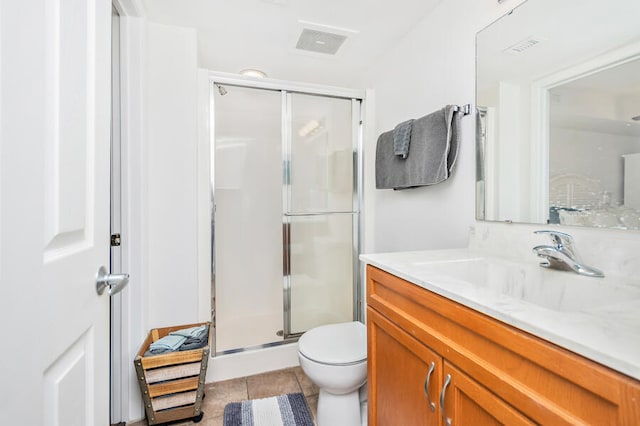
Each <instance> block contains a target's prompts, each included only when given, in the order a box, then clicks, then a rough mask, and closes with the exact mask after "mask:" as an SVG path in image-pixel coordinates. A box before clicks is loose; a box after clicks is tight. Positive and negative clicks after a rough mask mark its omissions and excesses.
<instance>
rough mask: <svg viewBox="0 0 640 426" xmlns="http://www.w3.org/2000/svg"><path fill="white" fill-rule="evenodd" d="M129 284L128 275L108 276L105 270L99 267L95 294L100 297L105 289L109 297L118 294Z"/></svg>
mask: <svg viewBox="0 0 640 426" xmlns="http://www.w3.org/2000/svg"><path fill="white" fill-rule="evenodd" d="M128 283H129V274H109V273H107V268H105V267H104V266H101V267H100V268H99V269H98V273H97V274H96V292H97V293H98V294H99V295H101V294H102V293H104V291H105V289H108V290H107V292H108V293H109V296H113V295H114V294H117V293H119V292H120V291H121V290H122V289H123V288H125V286H126V285H127V284H128Z"/></svg>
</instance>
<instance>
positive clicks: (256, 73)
mask: <svg viewBox="0 0 640 426" xmlns="http://www.w3.org/2000/svg"><path fill="white" fill-rule="evenodd" d="M240 74H242V75H246V76H247V77H255V78H265V77H266V76H267V73H266V72H264V71H260V70H257V69H254V68H247V69H246V70H242V71H240Z"/></svg>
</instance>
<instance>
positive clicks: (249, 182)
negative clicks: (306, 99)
mask: <svg viewBox="0 0 640 426" xmlns="http://www.w3.org/2000/svg"><path fill="white" fill-rule="evenodd" d="M220 92H222V93H224V94H221V93H220ZM213 93H214V102H215V129H214V130H215V144H214V146H215V150H214V161H213V162H212V164H215V166H214V170H213V171H214V173H213V181H214V182H213V188H214V194H215V195H214V197H215V203H214V205H215V225H214V235H215V248H216V249H215V258H214V265H215V273H214V277H215V290H214V294H215V302H214V306H215V314H214V315H215V327H216V335H215V336H216V352H218V353H220V352H225V351H230V350H236V349H241V348H249V347H254V346H260V345H264V344H268V343H273V342H278V341H282V340H283V338H282V329H283V326H282V317H283V315H282V312H283V297H282V264H283V260H282V259H283V257H282V256H283V249H282V247H283V245H282V125H281V122H282V94H281V92H280V91H269V90H260V89H252V88H243V87H234V86H224V90H218V89H216V90H214V91H213Z"/></svg>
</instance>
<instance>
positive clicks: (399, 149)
mask: <svg viewBox="0 0 640 426" xmlns="http://www.w3.org/2000/svg"><path fill="white" fill-rule="evenodd" d="M412 127H413V119H412V120H407V121H403V122H402V123H400V124H398V125H397V126H396V127H395V129H393V153H394V154H395V155H399V156H400V157H402V158H403V159H405V158H407V157H408V156H409V144H411V128H412Z"/></svg>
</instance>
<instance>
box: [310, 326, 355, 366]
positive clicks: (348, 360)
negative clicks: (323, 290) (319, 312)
mask: <svg viewBox="0 0 640 426" xmlns="http://www.w3.org/2000/svg"><path fill="white" fill-rule="evenodd" d="M298 350H299V351H300V353H301V354H302V355H304V356H305V357H306V358H309V359H310V360H312V361H316V362H319V363H322V364H355V363H358V362H363V361H366V360H367V328H366V327H365V326H364V324H362V323H361V322H357V321H354V322H346V323H340V324H329V325H323V326H320V327H316V328H313V329H311V330H309V331H307V332H306V333H304V334H303V335H302V336H301V337H300V340H298Z"/></svg>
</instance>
